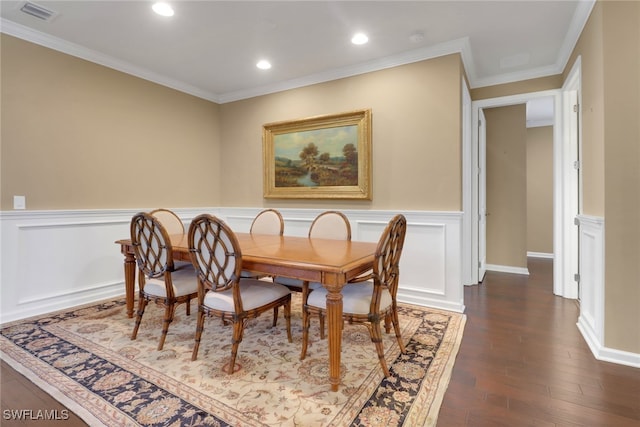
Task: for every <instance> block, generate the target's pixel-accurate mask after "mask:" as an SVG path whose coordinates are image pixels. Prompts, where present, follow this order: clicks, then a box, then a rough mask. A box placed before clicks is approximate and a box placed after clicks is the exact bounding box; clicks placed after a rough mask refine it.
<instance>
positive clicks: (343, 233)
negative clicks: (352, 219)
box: [309, 211, 351, 240]
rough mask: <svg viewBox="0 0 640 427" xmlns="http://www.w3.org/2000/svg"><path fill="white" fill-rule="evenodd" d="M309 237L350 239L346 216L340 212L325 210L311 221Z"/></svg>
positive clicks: (349, 228)
mask: <svg viewBox="0 0 640 427" xmlns="http://www.w3.org/2000/svg"><path fill="white" fill-rule="evenodd" d="M309 237H315V238H320V239H336V240H351V224H350V223H349V219H348V218H347V216H346V215H345V214H343V213H342V212H338V211H325V212H322V213H321V214H320V215H318V216H317V217H316V218H315V219H314V220H313V222H312V223H311V227H309Z"/></svg>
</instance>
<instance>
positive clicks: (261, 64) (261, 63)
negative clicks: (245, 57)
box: [256, 59, 271, 70]
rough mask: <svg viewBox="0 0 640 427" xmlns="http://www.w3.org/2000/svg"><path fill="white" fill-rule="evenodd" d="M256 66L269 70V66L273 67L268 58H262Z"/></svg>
mask: <svg viewBox="0 0 640 427" xmlns="http://www.w3.org/2000/svg"><path fill="white" fill-rule="evenodd" d="M256 67H258V68H260V69H261V70H268V69H269V68H271V63H270V62H269V61H267V60H266V59H262V60H260V61H258V63H257V64H256Z"/></svg>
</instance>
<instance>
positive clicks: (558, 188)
mask: <svg viewBox="0 0 640 427" xmlns="http://www.w3.org/2000/svg"><path fill="white" fill-rule="evenodd" d="M562 94H563V90H560V89H553V90H546V91H540V92H531V93H523V94H517V95H510V96H503V97H498V98H490V99H482V100H478V101H473V102H472V103H471V106H472V107H471V114H472V117H471V123H478V119H479V110H480V109H483V108H492V107H503V106H508V105H516V104H523V103H526V102H527V101H528V100H531V99H536V98H547V97H553V101H554V126H553V147H554V148H553V153H554V161H553V164H554V167H553V188H554V190H553V191H554V194H553V200H554V204H553V212H554V215H553V218H554V241H553V252H554V260H553V261H554V293H555V294H556V295H560V296H565V297H568V298H575V296H572V295H573V293H572V285H574V286H575V282H573V273H575V271H574V270H573V265H567V262H568V259H570V258H571V257H570V256H565V255H575V254H577V252H578V248H577V240H572V239H571V238H570V233H567V230H566V229H567V227H568V223H569V222H570V223H571V224H573V219H574V217H575V214H573V215H571V216H569V215H570V214H569V212H570V210H569V208H568V206H566V204H567V203H568V201H567V199H569V198H570V197H571V193H570V192H571V191H572V190H573V189H571V188H567V183H566V182H565V181H566V180H565V172H567V168H568V167H569V166H570V167H571V168H573V161H572V160H571V159H568V158H567V153H566V152H565V144H564V133H563V129H564V127H565V126H566V125H565V121H564V117H563V116H564V114H563V111H564V107H563V96H562ZM471 136H472V143H471V167H472V174H471V178H472V183H471V193H472V197H471V199H472V206H471V212H473V213H474V215H475V217H476V219H475V220H473V221H472V222H471V226H472V227H471V228H472V230H471V235H470V236H466V238H465V241H469V242H471V245H472V250H471V254H472V260H471V266H472V271H475V275H473V280H474V281H475V283H477V280H478V267H477V266H478V261H479V260H478V250H477V247H478V220H477V218H478V215H479V214H480V212H479V203H478V158H479V153H478V134H477V132H472V135H471ZM576 191H577V189H576ZM575 200H577V196H576V198H575ZM473 248H475V250H473ZM569 277H570V278H571V280H570V281H569V280H568V278H569Z"/></svg>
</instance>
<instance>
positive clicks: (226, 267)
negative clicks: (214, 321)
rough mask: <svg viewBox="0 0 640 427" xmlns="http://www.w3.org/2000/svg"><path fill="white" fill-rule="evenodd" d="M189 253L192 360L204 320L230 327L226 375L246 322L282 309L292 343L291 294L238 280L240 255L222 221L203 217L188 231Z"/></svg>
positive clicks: (265, 284)
mask: <svg viewBox="0 0 640 427" xmlns="http://www.w3.org/2000/svg"><path fill="white" fill-rule="evenodd" d="M188 240H189V251H190V254H191V260H192V262H193V265H194V266H195V267H196V270H197V272H198V325H197V328H196V337H195V346H194V348H193V353H192V355H191V360H196V359H197V357H198V349H199V348H200V340H201V338H202V331H203V330H204V320H205V316H215V317H219V318H221V319H222V320H223V322H231V323H233V336H232V338H231V343H232V345H231V360H230V362H229V366H228V368H227V369H226V372H227V373H229V374H232V373H233V372H234V367H235V361H236V356H237V354H238V346H239V345H240V342H242V336H243V334H244V326H245V323H246V321H247V320H248V319H250V318H256V317H258V316H260V315H261V314H262V313H264V312H265V311H270V310H272V309H274V308H276V307H280V306H283V307H284V317H285V319H286V322H287V337H288V339H289V342H292V339H291V291H290V290H289V289H288V288H287V287H286V286H282V285H278V284H274V283H270V282H265V281H262V280H258V279H252V278H244V279H243V278H240V272H241V270H242V253H241V251H240V245H239V244H238V240H237V238H236V235H235V234H234V232H233V231H232V230H231V228H229V226H227V224H225V223H224V222H223V221H222V220H220V219H218V218H216V217H214V216H212V215H209V214H202V215H199V216H197V217H196V218H194V219H193V221H192V222H191V226H190V227H189V236H188Z"/></svg>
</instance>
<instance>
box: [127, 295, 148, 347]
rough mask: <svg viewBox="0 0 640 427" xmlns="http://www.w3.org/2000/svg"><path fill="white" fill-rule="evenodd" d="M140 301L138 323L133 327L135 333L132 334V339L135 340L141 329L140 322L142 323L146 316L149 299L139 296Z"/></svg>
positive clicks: (137, 315) (137, 314)
mask: <svg viewBox="0 0 640 427" xmlns="http://www.w3.org/2000/svg"><path fill="white" fill-rule="evenodd" d="M139 298H140V301H139V302H138V312H137V313H136V323H135V326H134V327H133V332H132V333H131V339H132V340H135V339H136V337H137V336H138V328H139V327H140V322H142V315H143V314H144V309H145V307H146V306H147V299H146V298H145V297H143V296H142V295H140V296H139Z"/></svg>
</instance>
